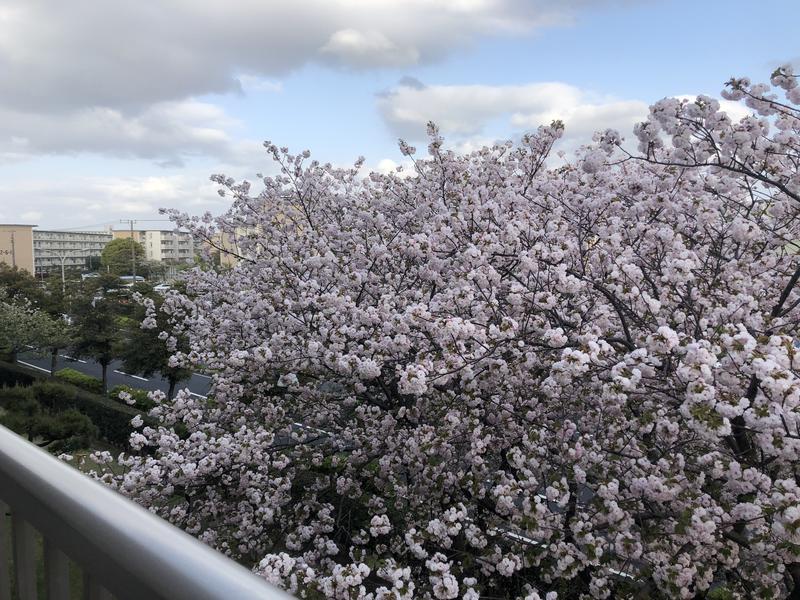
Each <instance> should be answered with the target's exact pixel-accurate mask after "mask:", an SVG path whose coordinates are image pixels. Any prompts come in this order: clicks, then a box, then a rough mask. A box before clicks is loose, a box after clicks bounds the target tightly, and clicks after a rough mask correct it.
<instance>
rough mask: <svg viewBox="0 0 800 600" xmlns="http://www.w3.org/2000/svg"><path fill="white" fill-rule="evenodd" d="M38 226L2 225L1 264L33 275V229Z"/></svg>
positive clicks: (0, 239) (0, 232)
mask: <svg viewBox="0 0 800 600" xmlns="http://www.w3.org/2000/svg"><path fill="white" fill-rule="evenodd" d="M34 227H36V225H18V224H14V223H9V224H0V262H2V263H5V264H7V265H9V266H11V267H19V268H20V269H24V270H26V271H28V272H29V273H31V274H33V272H34V270H33V228H34Z"/></svg>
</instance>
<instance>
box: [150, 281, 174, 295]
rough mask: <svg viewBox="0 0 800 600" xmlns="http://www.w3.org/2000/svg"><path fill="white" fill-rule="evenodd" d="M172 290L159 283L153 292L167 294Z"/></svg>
mask: <svg viewBox="0 0 800 600" xmlns="http://www.w3.org/2000/svg"><path fill="white" fill-rule="evenodd" d="M171 289H172V286H170V285H169V284H166V283H159V284H158V285H156V286H153V291H154V292H158V293H159V294H166V293H167V292H168V291H170V290H171Z"/></svg>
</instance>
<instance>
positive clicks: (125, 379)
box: [18, 352, 211, 398]
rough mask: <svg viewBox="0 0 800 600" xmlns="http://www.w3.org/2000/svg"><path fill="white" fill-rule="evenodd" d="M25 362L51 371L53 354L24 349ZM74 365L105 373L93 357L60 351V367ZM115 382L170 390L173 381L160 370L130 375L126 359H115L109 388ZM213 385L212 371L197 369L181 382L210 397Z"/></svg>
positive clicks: (181, 385)
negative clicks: (147, 374)
mask: <svg viewBox="0 0 800 600" xmlns="http://www.w3.org/2000/svg"><path fill="white" fill-rule="evenodd" d="M18 362H19V363H20V364H21V365H24V366H26V367H29V368H32V369H38V370H40V371H44V372H46V373H49V372H50V357H49V356H41V355H37V354H36V353H35V352H23V353H20V355H19V357H18ZM64 368H70V369H75V370H76V371H80V372H81V373H86V374H87V375H91V376H92V377H97V378H98V379H99V378H100V377H101V376H102V369H101V368H100V365H99V364H97V363H96V362H94V361H93V360H90V359H80V360H77V359H74V358H72V357H70V356H69V355H68V354H66V355H65V354H63V353H62V354H59V355H58V363H57V364H56V370H59V369H64ZM115 385H129V386H131V387H135V388H140V389H143V390H162V391H164V392H166V391H168V390H169V382H168V381H167V380H166V379H164V378H162V377H161V375H160V374H156V375H153V376H152V377H140V376H139V375H129V374H128V373H125V372H124V371H123V370H122V363H120V362H119V361H114V362H112V363H111V364H110V365H109V366H108V388H109V389H111V388H113V387H114V386H115ZM210 385H211V378H210V377H209V376H208V375H199V374H197V373H194V374H193V375H192V376H191V377H190V378H189V379H187V380H185V381H182V382H180V383H179V384H178V387H177V389H181V388H184V387H188V388H189V391H190V392H191V393H192V394H194V395H195V396H200V397H203V398H204V397H206V396H207V395H208V389H209V387H210Z"/></svg>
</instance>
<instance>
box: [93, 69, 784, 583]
mask: <svg viewBox="0 0 800 600" xmlns="http://www.w3.org/2000/svg"><path fill="white" fill-rule="evenodd" d="M772 83H773V85H774V86H776V87H777V88H778V89H779V90H780V89H782V90H783V92H784V93H783V96H781V98H780V99H779V97H778V96H777V95H776V94H775V93H774V92H773V91H771V88H770V87H769V86H765V85H752V84H750V83H749V82H748V81H747V80H743V79H735V80H731V82H730V83H729V84H728V87H727V91H726V95H727V97H728V98H729V99H733V100H742V101H744V102H745V104H746V105H747V106H748V107H749V108H750V109H751V110H752V111H753V115H752V116H749V117H747V118H744V119H742V120H741V121H739V122H733V121H732V120H731V119H730V118H729V117H728V116H727V115H726V114H725V113H724V112H722V111H721V110H720V106H719V103H718V102H717V101H716V100H714V99H711V98H707V97H698V98H697V100H695V101H681V100H674V99H668V100H663V101H661V102H659V103H657V104H655V105H654V106H653V107H652V108H651V112H650V115H649V117H648V119H647V121H646V122H644V123H642V124H640V125H638V126H637V127H636V130H635V136H636V138H637V140H638V142H639V145H640V146H639V152H637V153H633V152H631V151H629V150H626V148H627V146H625V144H624V143H623V141H622V138H621V137H620V135H619V134H618V133H616V132H613V131H605V132H604V133H601V134H598V135H597V136H596V138H595V143H593V144H592V145H590V146H587V147H585V148H582V149H581V150H580V151H579V152H578V154H577V155H576V157H575V158H574V159H572V160H571V161H570V162H568V163H567V164H565V165H563V166H560V167H548V165H547V164H546V159H547V157H548V154H549V153H550V151H551V149H552V147H553V145H554V143H555V142H556V141H557V139H558V138H559V136H560V135H561V132H562V126H561V124H559V123H554V124H553V125H552V126H549V127H542V128H540V129H539V130H538V131H537V132H536V133H535V134H532V135H528V136H525V137H524V138H523V139H522V140H521V141H520V142H519V143H511V142H509V143H505V144H498V145H495V146H492V147H486V148H482V149H480V150H478V151H475V152H472V153H470V154H468V155H458V154H455V153H453V152H451V151H449V150H447V149H445V147H444V145H443V140H442V138H441V137H440V136H439V133H438V131H437V130H436V128H435V127H433V126H431V127H430V132H429V133H430V145H429V147H428V156H427V157H426V158H416V157H415V150H414V149H413V148H411V147H409V146H408V145H406V144H401V151H402V152H403V153H404V154H406V155H407V156H408V157H410V159H411V160H412V161H413V164H414V170H413V172H411V173H404V172H402V171H400V172H397V173H394V174H390V175H380V174H376V173H371V174H369V175H368V176H367V177H365V178H363V177H361V176H360V175H359V169H360V167H361V161H359V162H357V163H356V165H355V166H354V167H353V168H352V169H338V168H334V167H332V166H331V165H324V164H319V163H318V162H316V161H313V160H311V159H310V155H309V154H308V153H307V152H305V153H302V154H299V155H292V154H290V153H289V151H288V150H287V149H285V148H277V147H276V146H274V145H272V144H269V143H268V144H266V148H267V150H268V152H269V154H270V155H271V156H272V158H273V159H274V160H275V161H276V163H277V165H278V167H279V170H280V172H279V174H277V175H275V176H271V177H261V176H259V179H260V180H261V182H262V183H263V190H260V191H258V192H257V193H256V192H252V191H251V185H250V184H249V183H248V182H241V183H240V182H235V181H233V180H231V179H228V178H226V177H224V176H217V177H215V178H214V180H215V181H216V182H217V183H219V184H220V187H221V190H222V192H221V193H223V195H228V196H230V197H232V204H231V208H230V210H229V211H228V212H227V213H226V214H225V215H224V216H222V217H220V218H217V219H213V218H212V217H211V216H210V215H206V216H205V217H203V218H197V217H188V216H185V215H180V214H177V213H173V217H174V219H175V221H176V222H177V224H178V225H180V226H182V227H188V228H190V229H191V230H192V231H193V232H195V233H196V234H197V235H200V236H203V237H205V238H207V239H208V240H215V239H220V236H221V235H225V234H228V235H231V236H233V235H235V236H236V238H237V240H238V246H237V248H238V253H239V255H238V258H239V263H238V265H237V267H236V268H234V269H232V270H228V271H225V272H220V273H216V272H213V271H206V272H201V271H199V270H196V271H194V272H192V273H191V274H190V275H189V276H188V278H187V288H186V292H185V293H178V292H174V291H173V292H170V294H169V295H168V296H167V298H166V299H165V301H164V304H163V306H162V308H161V310H163V311H164V312H165V313H166V314H167V315H168V316H169V317H170V320H171V323H172V330H171V331H164V332H163V333H162V334H161V337H162V339H164V340H165V343H166V344H168V346H169V347H171V348H172V350H173V351H175V354H174V355H173V357H172V359H171V360H172V362H173V363H174V365H175V366H181V367H187V368H191V367H196V366H197V365H202V366H203V367H204V368H206V369H209V372H212V373H213V374H214V380H213V388H212V393H211V395H210V397H209V398H207V399H204V398H198V397H196V396H191V395H189V394H188V392H187V391H182V392H179V393H178V394H177V396H176V397H175V398H174V399H173V400H171V401H168V400H167V399H166V398H163V397H158V398H156V399H157V400H158V403H157V405H156V407H155V408H154V409H153V410H152V412H151V417H152V418H153V419H154V420H155V425H153V426H143V424H142V420H141V419H138V418H137V419H136V420H135V422H134V425H135V426H136V427H137V431H136V432H135V433H134V434H133V436H132V438H131V441H132V446H133V447H134V448H135V449H139V450H141V452H140V454H134V455H130V456H123V457H121V459H120V460H121V461H122V462H123V463H124V464H125V465H126V466H127V467H128V469H127V471H126V473H125V474H124V475H122V476H117V477H115V476H113V475H112V474H110V473H109V474H106V475H105V479H106V480H107V481H109V483H111V484H112V485H115V486H117V487H118V488H119V489H120V490H122V491H123V492H124V493H126V494H128V495H130V496H131V497H133V498H135V499H136V500H137V501H138V502H140V503H142V504H143V505H145V506H147V507H149V508H151V509H152V510H154V511H155V512H157V513H158V514H160V515H162V516H163V517H164V518H166V519H169V520H170V521H172V522H173V523H176V524H178V525H180V526H181V527H183V528H185V529H186V530H187V531H189V532H191V533H193V534H195V535H197V536H198V537H199V538H200V539H202V540H204V541H205V542H207V543H209V544H210V545H212V546H214V547H216V548H218V549H220V550H221V551H223V552H226V553H228V554H229V555H231V556H233V557H235V558H236V559H238V560H240V561H243V562H245V563H247V564H249V565H251V566H253V567H254V568H255V569H256V570H257V571H258V572H259V573H262V574H263V575H264V577H266V578H267V579H268V580H270V581H273V582H276V583H279V584H280V585H282V586H284V587H285V588H286V589H288V590H290V591H291V592H292V593H294V594H296V595H298V596H300V597H309V598H319V597H327V598H375V599H385V598H478V597H484V598H518V597H521V598H529V599H534V598H548V599H552V598H555V597H558V598H578V597H593V598H607V597H611V596H616V597H639V598H651V597H652V598H658V597H663V598H693V597H708V596H709V595H710V596H711V597H714V596H715V595H716V597H742V598H745V597H747V598H751V597H758V598H768V597H787V596H793V597H798V596H799V595H800V471H799V470H800V373H799V370H800V352H798V350H797V349H796V347H795V340H797V339H798V337H800V336H799V332H798V326H799V323H800V322H799V320H798V319H800V309H799V308H798V305H800V289H798V287H797V281H798V279H800V257H799V256H797V255H795V254H794V253H792V252H791V251H787V248H791V243H792V242H794V241H795V240H797V239H800V218H799V217H800V172H799V171H798V163H800V111H799V110H798V105H800V88H798V87H797V83H796V78H795V76H794V74H793V73H792V71H791V68H790V67H783V68H781V69H779V70H778V71H776V72H775V74H774V76H773V78H772ZM156 317H157V315H156V314H155V307H154V306H151V307H150V314H149V317H148V318H147V319H146V320H145V322H144V324H143V325H144V326H145V327H155V326H156ZM183 335H185V336H187V337H188V339H189V350H188V351H186V352H178V351H177V347H176V340H177V339H178V338H177V336H183ZM105 459H106V460H111V458H110V456H106V457H105Z"/></svg>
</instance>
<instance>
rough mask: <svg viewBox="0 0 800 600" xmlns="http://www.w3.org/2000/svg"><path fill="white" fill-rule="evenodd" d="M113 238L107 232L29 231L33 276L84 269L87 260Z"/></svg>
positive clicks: (95, 255)
mask: <svg viewBox="0 0 800 600" xmlns="http://www.w3.org/2000/svg"><path fill="white" fill-rule="evenodd" d="M112 239H113V236H112V234H111V231H46V230H41V229H35V230H34V231H33V256H34V262H35V266H36V274H37V275H39V274H42V273H49V272H60V270H61V260H62V258H63V260H64V268H66V269H86V268H87V264H88V262H89V259H90V258H92V257H99V256H100V255H101V254H102V252H103V248H105V247H106V244H108V242H110V241H111V240H112Z"/></svg>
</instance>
